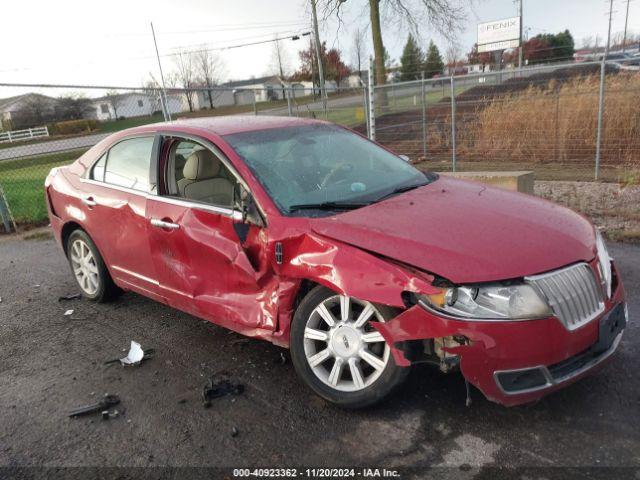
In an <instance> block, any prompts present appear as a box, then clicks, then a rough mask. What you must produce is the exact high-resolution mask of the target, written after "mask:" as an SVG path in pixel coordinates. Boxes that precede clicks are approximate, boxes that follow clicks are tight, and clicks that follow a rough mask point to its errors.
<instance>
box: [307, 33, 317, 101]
mask: <svg viewBox="0 0 640 480" xmlns="http://www.w3.org/2000/svg"><path fill="white" fill-rule="evenodd" d="M309 53H310V54H311V86H312V87H313V99H314V100H315V99H316V70H315V68H314V63H315V62H314V61H313V39H312V37H309ZM318 85H320V81H319V80H318Z"/></svg>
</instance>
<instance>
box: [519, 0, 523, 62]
mask: <svg viewBox="0 0 640 480" xmlns="http://www.w3.org/2000/svg"><path fill="white" fill-rule="evenodd" d="M523 2H524V0H519V6H520V48H518V68H522V53H523V52H522V51H523V50H524V43H523V41H522V29H523V27H524V25H523V24H522V3H523Z"/></svg>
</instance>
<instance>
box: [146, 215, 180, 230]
mask: <svg viewBox="0 0 640 480" xmlns="http://www.w3.org/2000/svg"><path fill="white" fill-rule="evenodd" d="M151 225H153V226H154V227H158V228H164V229H167V230H178V229H179V228H180V225H178V224H177V223H171V222H165V221H164V220H160V219H159V218H152V219H151Z"/></svg>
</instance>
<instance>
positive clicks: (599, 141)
mask: <svg viewBox="0 0 640 480" xmlns="http://www.w3.org/2000/svg"><path fill="white" fill-rule="evenodd" d="M612 16H613V0H609V31H608V33H607V45H606V46H605V47H604V55H603V56H602V63H601V64H600V99H599V102H598V133H597V137H596V171H595V177H596V180H598V177H599V176H600V155H601V152H600V149H601V146H602V117H603V116H604V90H605V88H604V84H605V71H606V65H607V63H606V62H607V56H608V55H609V45H610V43H611V17H612Z"/></svg>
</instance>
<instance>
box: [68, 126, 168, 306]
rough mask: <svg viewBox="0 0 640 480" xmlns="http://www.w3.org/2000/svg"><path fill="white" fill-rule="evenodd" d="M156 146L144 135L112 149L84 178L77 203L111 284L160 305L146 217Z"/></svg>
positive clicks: (126, 140)
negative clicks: (113, 280)
mask: <svg viewBox="0 0 640 480" xmlns="http://www.w3.org/2000/svg"><path fill="white" fill-rule="evenodd" d="M155 142H156V137H155V136H154V135H147V136H138V137H131V138H126V139H123V140H121V141H119V142H118V143H116V144H114V145H113V146H112V147H111V148H110V149H109V150H108V151H107V152H105V153H104V154H103V155H102V157H100V158H99V159H98V161H97V162H96V163H95V164H94V165H93V167H92V168H91V170H90V171H89V176H88V178H86V179H83V183H82V187H83V189H84V192H83V193H82V195H83V197H82V198H81V201H82V205H83V209H84V215H85V219H86V221H85V223H86V225H87V229H88V230H89V234H90V235H91V236H92V238H93V240H94V242H95V243H96V245H97V246H98V248H99V249H100V252H101V253H102V256H103V257H104V259H105V261H106V263H107V267H108V268H109V270H110V272H111V275H112V276H113V277H114V279H115V280H116V281H117V282H119V283H121V284H123V286H125V287H126V288H130V289H132V290H135V291H137V292H139V293H142V294H144V295H147V296H150V297H152V298H155V299H156V300H160V299H161V297H159V296H158V281H157V278H156V271H155V265H154V263H153V261H152V259H151V251H150V249H149V242H148V238H147V234H148V228H147V218H146V210H147V203H148V202H147V197H148V196H149V195H150V194H151V193H152V191H153V186H152V182H151V181H150V174H151V163H152V161H151V159H152V157H153V156H154V154H155V153H154V152H156V150H155ZM154 163H155V162H154Z"/></svg>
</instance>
